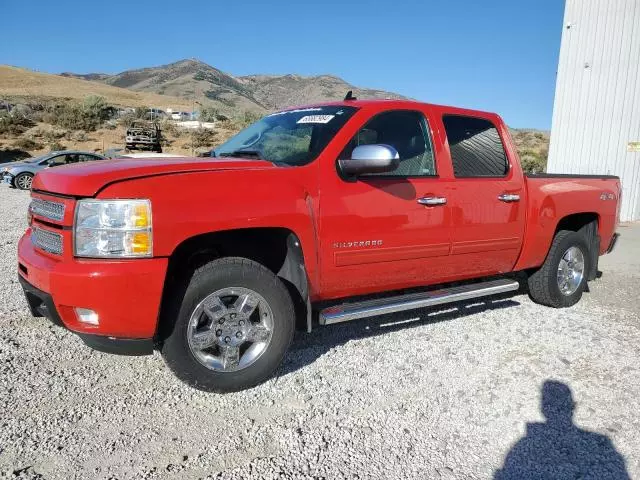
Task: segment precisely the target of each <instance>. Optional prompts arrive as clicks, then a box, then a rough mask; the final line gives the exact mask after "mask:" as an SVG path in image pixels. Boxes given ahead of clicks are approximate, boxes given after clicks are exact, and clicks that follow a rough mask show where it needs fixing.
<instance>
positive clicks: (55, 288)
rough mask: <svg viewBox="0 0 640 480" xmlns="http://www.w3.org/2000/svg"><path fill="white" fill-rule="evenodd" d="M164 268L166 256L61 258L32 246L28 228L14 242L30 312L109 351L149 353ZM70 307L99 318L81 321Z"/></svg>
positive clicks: (159, 300)
mask: <svg viewBox="0 0 640 480" xmlns="http://www.w3.org/2000/svg"><path fill="white" fill-rule="evenodd" d="M166 270H167V259H166V258H150V259H135V260H134V259H131V260H89V259H87V260H84V259H75V258H71V259H70V258H68V257H66V258H64V259H63V258H60V257H58V256H56V255H51V254H47V253H45V252H42V251H40V250H38V249H36V248H35V247H34V246H33V243H32V242H31V239H30V230H27V232H26V233H25V235H24V236H23V237H22V238H21V239H20V242H19V243H18V273H19V276H20V283H21V284H22V286H23V289H24V291H25V295H26V296H27V301H28V302H29V307H30V309H31V313H32V314H33V315H35V316H45V317H48V318H50V319H51V320H52V321H54V322H55V323H58V324H59V325H62V326H64V327H65V328H67V329H69V330H71V331H73V332H75V333H77V334H78V335H80V336H81V337H82V339H83V340H84V341H85V343H87V344H88V345H90V346H92V347H93V348H96V349H98V350H104V351H110V352H113V353H133V354H140V353H135V352H136V351H138V348H141V349H142V350H143V351H144V352H145V353H151V349H152V346H153V341H152V339H153V337H154V335H155V333H156V327H157V323H158V313H159V310H160V302H161V298H162V289H163V286H164V278H165V274H166ZM75 307H81V308H89V309H91V310H93V311H95V312H96V313H97V314H98V318H99V324H98V325H91V324H86V323H82V322H80V320H79V319H78V317H77V315H76V313H75V309H74V308H75ZM124 344H127V345H134V344H137V345H138V346H136V347H134V348H132V349H130V348H124V347H123V345H124ZM140 345H143V346H144V348H142V347H139V346H140ZM131 350H133V352H131Z"/></svg>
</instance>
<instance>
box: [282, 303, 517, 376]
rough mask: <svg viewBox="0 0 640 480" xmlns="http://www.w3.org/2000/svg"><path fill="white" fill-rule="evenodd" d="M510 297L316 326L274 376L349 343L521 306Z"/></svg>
mask: <svg viewBox="0 0 640 480" xmlns="http://www.w3.org/2000/svg"><path fill="white" fill-rule="evenodd" d="M511 296H513V293H511V294H504V295H496V296H493V297H487V298H484V299H475V300H468V301H466V302H459V303H451V304H449V305H445V306H442V307H439V308H437V307H434V308H429V309H421V310H411V311H407V312H400V313H393V314H388V315H380V316H379V317H372V318H367V319H362V320H354V321H351V322H346V323H339V324H336V325H328V326H326V327H323V326H318V325H316V326H315V328H314V330H313V331H312V332H311V333H302V332H298V333H297V335H296V337H295V339H294V341H293V344H292V345H291V347H290V348H289V351H288V353H287V355H286V356H285V358H284V362H283V364H282V366H281V367H280V369H279V370H278V372H277V376H279V377H282V376H284V375H287V374H289V373H292V372H295V371H296V370H298V369H300V368H303V367H305V366H307V365H309V364H311V363H313V362H314V361H315V360H316V359H317V358H320V357H321V356H322V355H324V354H325V353H327V352H328V351H329V350H331V349H333V348H335V347H338V346H340V345H343V344H345V343H347V342H348V341H350V340H357V339H362V338H368V337H373V336H377V335H384V334H386V333H390V332H395V331H398V330H404V329H409V328H415V327H420V326H423V325H428V324H430V323H436V322H444V321H448V320H454V319H456V318H460V317H466V316H468V315H473V314H476V313H480V312H484V311H487V310H496V309H503V308H510V307H513V306H517V305H520V303H519V302H517V301H515V300H513V299H512V298H510V297H511Z"/></svg>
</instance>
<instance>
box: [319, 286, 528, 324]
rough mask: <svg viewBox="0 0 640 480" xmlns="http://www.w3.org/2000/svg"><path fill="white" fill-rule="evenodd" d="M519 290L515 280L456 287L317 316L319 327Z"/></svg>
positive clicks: (331, 310) (326, 311)
mask: <svg viewBox="0 0 640 480" xmlns="http://www.w3.org/2000/svg"><path fill="white" fill-rule="evenodd" d="M518 288H520V284H519V283H518V282H516V281H515V280H510V279H507V278H502V279H498V280H490V281H488V282H482V283H474V284H471V285H463V286H459V287H451V288H443V289H441V290H434V291H431V292H423V293H412V294H408V295H399V296H397V297H390V298H377V299H374V300H365V301H362V302H358V303H344V304H342V305H335V306H333V307H329V308H325V309H324V310H322V311H321V312H320V325H331V324H333V323H340V322H347V321H349V320H356V319H358V318H366V317H376V316H378V315H384V314H386V313H395V312H403V311H405V310H414V309H418V308H425V307H432V306H434V305H442V304H445V303H452V302H460V301H463V300H470V299H473V298H478V297H486V296H488V295H495V294H497V293H505V292H513V291H515V290H518Z"/></svg>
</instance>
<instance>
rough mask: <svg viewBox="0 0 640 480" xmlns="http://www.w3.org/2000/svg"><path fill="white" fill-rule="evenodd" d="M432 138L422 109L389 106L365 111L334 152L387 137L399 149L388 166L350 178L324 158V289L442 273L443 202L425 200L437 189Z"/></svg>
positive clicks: (422, 280)
mask: <svg viewBox="0 0 640 480" xmlns="http://www.w3.org/2000/svg"><path fill="white" fill-rule="evenodd" d="M432 138H433V135H432V132H431V129H430V127H429V122H428V120H427V117H426V116H425V113H424V112H422V111H417V110H389V111H386V112H383V113H379V114H377V115H374V116H373V117H371V118H369V120H368V121H366V122H365V124H364V125H363V126H362V127H361V128H360V129H359V130H358V132H357V133H356V134H355V136H354V137H353V138H352V139H351V141H350V142H349V143H348V144H347V146H346V147H345V148H344V150H343V151H342V153H341V154H340V158H341V159H348V158H351V151H352V150H353V148H355V147H356V146H358V145H364V144H386V145H390V146H392V147H394V148H395V149H396V150H397V151H398V153H399V156H400V165H399V166H398V167H397V168H396V169H395V170H394V171H392V172H387V173H384V174H367V175H363V176H360V177H358V178H357V179H349V178H345V177H344V175H342V174H341V172H339V171H337V168H336V166H334V165H331V162H324V163H323V168H327V169H333V171H330V170H327V171H326V174H325V175H323V177H322V183H325V182H326V183H325V185H324V186H323V185H322V184H321V188H320V192H321V193H320V211H321V223H320V228H321V232H320V239H321V255H320V257H321V258H320V269H321V276H320V279H321V280H320V283H321V288H322V293H323V297H325V298H338V297H346V296H351V295H359V294H367V293H372V292H376V291H385V290H393V289H399V288H406V287H409V286H418V285H425V284H428V283H434V282H437V281H439V280H441V279H442V278H444V277H446V276H447V274H448V271H447V261H446V260H447V256H448V254H449V250H450V243H451V240H450V229H449V225H450V211H449V206H448V205H447V204H446V202H445V203H439V204H437V205H429V206H428V205H424V203H425V199H426V198H438V197H440V196H442V193H443V187H442V186H441V183H440V181H439V179H438V177H437V168H436V167H437V165H436V159H435V156H434V148H433V147H434V146H433V140H432ZM325 192H326V193H325ZM421 202H422V203H421Z"/></svg>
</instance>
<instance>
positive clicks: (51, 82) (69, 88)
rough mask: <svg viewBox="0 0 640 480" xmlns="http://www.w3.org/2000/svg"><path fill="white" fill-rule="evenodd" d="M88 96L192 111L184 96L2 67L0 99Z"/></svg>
mask: <svg viewBox="0 0 640 480" xmlns="http://www.w3.org/2000/svg"><path fill="white" fill-rule="evenodd" d="M88 95H99V96H101V97H104V98H105V100H106V101H107V102H109V103H110V104H112V105H118V106H127V107H143V106H151V105H153V106H158V107H160V108H162V107H164V108H166V107H173V108H184V109H191V106H190V105H191V104H192V103H191V102H189V101H188V100H186V99H184V98H181V97H172V96H165V95H158V94H156V93H148V92H135V91H132V90H128V89H125V88H119V87H114V86H111V85H105V84H102V83H99V82H91V81H87V80H82V79H79V78H69V77H66V78H65V77H61V76H60V75H52V74H48V73H40V72H33V71H31V70H26V69H23V68H17V67H10V66H8V65H0V97H2V98H5V99H15V98H17V99H28V100H30V101H33V100H36V99H52V98H57V99H77V100H80V99H83V98H85V97H87V96H88Z"/></svg>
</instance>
